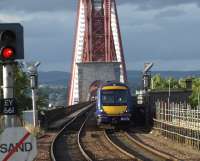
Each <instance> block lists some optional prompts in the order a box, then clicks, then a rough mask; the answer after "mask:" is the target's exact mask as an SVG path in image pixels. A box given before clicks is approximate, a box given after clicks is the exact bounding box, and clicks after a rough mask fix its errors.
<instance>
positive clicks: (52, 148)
mask: <svg viewBox="0 0 200 161" xmlns="http://www.w3.org/2000/svg"><path fill="white" fill-rule="evenodd" d="M92 106H93V103H92V104H91V105H89V107H88V109H90V108H91V107H92ZM88 109H87V110H85V111H82V112H80V113H79V114H78V115H77V116H75V117H74V118H72V119H71V120H69V121H68V122H67V123H66V124H65V126H64V127H63V128H62V129H61V130H60V131H59V132H58V133H57V134H56V135H55V137H54V139H53V141H52V143H51V148H50V157H51V160H52V161H56V158H55V152H54V147H55V143H56V141H57V139H58V138H59V137H60V136H61V135H62V133H63V131H64V130H65V129H66V128H67V127H68V126H70V125H71V124H72V123H74V121H76V119H77V118H79V117H80V116H81V115H82V114H83V113H85V112H87V111H88ZM86 119H87V118H86Z"/></svg>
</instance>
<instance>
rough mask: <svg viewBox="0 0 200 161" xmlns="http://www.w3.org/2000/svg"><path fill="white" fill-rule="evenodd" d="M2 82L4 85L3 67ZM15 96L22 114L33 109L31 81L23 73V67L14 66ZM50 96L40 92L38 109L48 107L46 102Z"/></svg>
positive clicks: (0, 76) (0, 80)
mask: <svg viewBox="0 0 200 161" xmlns="http://www.w3.org/2000/svg"><path fill="white" fill-rule="evenodd" d="M0 72H1V73H0V82H1V85H2V84H3V83H2V65H1V66H0ZM14 78H15V80H14V81H15V82H14V95H15V98H16V101H17V110H18V113H19V114H20V113H21V111H23V110H31V109H32V99H31V89H30V81H29V78H28V76H27V74H26V73H25V72H24V71H23V69H22V65H21V64H19V65H14ZM2 96H3V95H2V90H1V98H2ZM47 98H48V96H46V95H45V94H43V93H42V92H40V91H39V92H38V102H37V105H38V108H39V109H40V108H41V107H44V106H46V107H47V105H48V102H47V101H46V100H47Z"/></svg>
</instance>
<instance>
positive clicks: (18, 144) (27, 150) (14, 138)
mask: <svg viewBox="0 0 200 161" xmlns="http://www.w3.org/2000/svg"><path fill="white" fill-rule="evenodd" d="M36 155H37V144H36V138H35V136H33V135H32V134H30V133H29V132H28V131H27V130H26V129H25V128H23V127H12V128H7V129H5V130H4V132H3V133H2V134H1V135H0V160H1V161H33V160H34V158H35V157H36Z"/></svg>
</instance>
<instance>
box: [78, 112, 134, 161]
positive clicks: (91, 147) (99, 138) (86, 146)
mask: <svg viewBox="0 0 200 161" xmlns="http://www.w3.org/2000/svg"><path fill="white" fill-rule="evenodd" d="M78 143H79V148H80V150H81V153H82V154H83V156H84V157H85V158H86V160H88V161H98V160H99V161H100V160H103V161H134V160H136V159H135V157H134V156H133V155H131V154H128V153H126V152H125V151H122V150H119V148H116V147H115V146H113V144H111V143H110V142H109V141H108V137H107V136H106V134H105V132H104V130H102V129H99V128H97V127H96V121H95V118H94V117H93V116H92V113H91V114H90V116H88V118H87V119H86V120H85V122H84V123H83V124H82V127H81V128H80V130H79V133H78Z"/></svg>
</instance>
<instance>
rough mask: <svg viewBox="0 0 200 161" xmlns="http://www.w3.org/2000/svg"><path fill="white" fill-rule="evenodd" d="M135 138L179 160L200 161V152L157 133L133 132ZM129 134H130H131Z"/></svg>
mask: <svg viewBox="0 0 200 161" xmlns="http://www.w3.org/2000/svg"><path fill="white" fill-rule="evenodd" d="M131 133H132V134H133V136H134V137H136V138H137V139H139V140H140V141H141V142H144V143H145V144H147V145H149V146H150V147H153V148H155V149H156V150H159V151H161V152H165V153H168V154H170V155H172V156H174V157H176V158H177V159H178V160H182V161H199V160H200V152H199V151H197V150H194V149H192V148H191V147H189V146H187V145H185V144H184V145H183V144H178V143H176V142H174V141H172V140H170V139H167V138H166V137H163V136H162V135H160V134H159V133H158V132H157V131H151V132H150V133H146V132H142V131H141V130H138V131H135V130H134V131H132V132H131ZM131 133H129V134H131Z"/></svg>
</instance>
